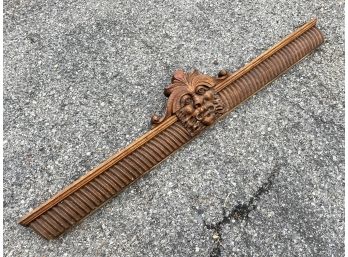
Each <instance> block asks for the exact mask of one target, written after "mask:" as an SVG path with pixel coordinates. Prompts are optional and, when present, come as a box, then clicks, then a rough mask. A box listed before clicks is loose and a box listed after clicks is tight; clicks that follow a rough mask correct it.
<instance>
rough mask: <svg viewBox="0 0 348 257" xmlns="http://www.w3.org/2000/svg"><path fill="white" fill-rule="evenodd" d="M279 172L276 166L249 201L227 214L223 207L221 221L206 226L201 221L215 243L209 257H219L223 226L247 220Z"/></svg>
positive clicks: (238, 205) (236, 206)
mask: <svg viewBox="0 0 348 257" xmlns="http://www.w3.org/2000/svg"><path fill="white" fill-rule="evenodd" d="M279 172H280V165H276V166H275V167H274V169H273V171H272V172H271V174H270V175H269V176H268V178H267V180H266V181H265V182H264V183H263V184H262V185H261V186H260V187H259V188H258V189H257V190H256V192H255V193H254V194H253V195H252V196H251V197H250V198H249V200H248V201H247V202H246V203H238V204H237V205H235V206H234V207H233V208H232V210H231V211H230V212H229V213H227V212H226V209H225V207H223V210H222V211H223V218H222V220H220V221H218V222H217V223H214V224H206V222H205V221H203V223H204V226H205V227H206V228H207V229H209V230H213V240H214V241H215V247H214V248H213V250H212V251H211V253H210V257H219V256H221V253H222V250H221V248H222V240H223V238H222V235H221V234H222V227H223V225H225V224H229V223H230V222H231V221H232V220H235V221H241V220H248V219H249V213H250V212H252V211H253V210H255V209H256V208H257V201H258V200H260V197H261V196H262V195H263V194H266V193H268V192H269V190H270V189H271V187H272V186H273V184H274V179H275V177H276V176H277V175H278V174H279Z"/></svg>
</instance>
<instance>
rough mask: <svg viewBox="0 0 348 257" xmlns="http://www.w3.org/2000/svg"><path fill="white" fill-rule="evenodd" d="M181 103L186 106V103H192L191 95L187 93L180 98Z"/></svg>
mask: <svg viewBox="0 0 348 257" xmlns="http://www.w3.org/2000/svg"><path fill="white" fill-rule="evenodd" d="M181 105H182V106H186V105H193V100H192V97H191V96H189V95H185V96H183V97H182V98H181Z"/></svg>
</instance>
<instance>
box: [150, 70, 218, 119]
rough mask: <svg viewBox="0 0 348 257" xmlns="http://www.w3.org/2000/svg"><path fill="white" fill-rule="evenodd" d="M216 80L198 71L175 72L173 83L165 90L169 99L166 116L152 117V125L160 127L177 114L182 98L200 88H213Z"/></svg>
mask: <svg viewBox="0 0 348 257" xmlns="http://www.w3.org/2000/svg"><path fill="white" fill-rule="evenodd" d="M214 84H215V80H214V78H212V77H210V76H208V75H204V74H201V73H200V72H198V71H197V70H194V71H193V72H189V73H185V72H184V71H183V70H177V71H175V73H174V75H173V77H172V83H171V84H170V85H168V86H167V87H166V88H165V89H164V95H165V96H167V97H168V102H167V106H166V110H165V114H164V115H163V116H162V117H159V116H157V115H154V116H152V119H151V123H152V124H153V125H158V124H160V123H161V122H163V121H164V120H165V119H167V118H168V117H170V116H172V115H173V114H174V113H176V112H177V111H178V110H179V109H180V108H181V107H183V106H182V103H181V98H182V97H183V96H184V95H187V94H188V95H194V94H195V90H196V88H197V87H198V86H206V87H208V88H213V86H214Z"/></svg>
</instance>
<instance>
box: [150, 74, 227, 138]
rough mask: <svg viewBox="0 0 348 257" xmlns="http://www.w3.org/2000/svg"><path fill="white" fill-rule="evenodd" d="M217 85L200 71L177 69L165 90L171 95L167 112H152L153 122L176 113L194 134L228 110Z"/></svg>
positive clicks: (165, 92)
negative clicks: (155, 113) (157, 113)
mask: <svg viewBox="0 0 348 257" xmlns="http://www.w3.org/2000/svg"><path fill="white" fill-rule="evenodd" d="M214 85H215V80H214V79H213V78H212V77H209V76H207V75H203V74H200V73H199V72H198V71H193V72H191V73H185V72H183V71H182V70H178V71H176V72H175V73H174V75H173V78H172V83H171V84H170V85H169V86H167V87H166V88H165V91H164V94H165V95H166V96H167V97H168V102H167V109H166V113H165V115H164V116H163V117H162V118H160V117H158V116H157V115H155V116H153V117H152V123H153V124H159V123H161V122H162V121H163V120H165V119H166V118H168V117H169V116H171V115H172V114H174V113H175V114H176V115H177V117H178V120H180V121H181V122H182V124H183V125H184V127H185V128H186V129H187V130H188V132H189V133H190V134H191V135H194V134H196V133H197V132H198V131H200V130H201V129H203V128H204V127H205V126H209V125H211V124H212V123H213V122H214V121H215V120H216V119H217V118H218V117H219V116H220V115H221V114H222V113H224V111H225V108H224V104H223V102H222V100H221V99H220V96H219V94H218V93H216V92H215V91H214Z"/></svg>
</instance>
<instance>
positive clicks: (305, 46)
mask: <svg viewBox="0 0 348 257" xmlns="http://www.w3.org/2000/svg"><path fill="white" fill-rule="evenodd" d="M315 25H316V20H311V21H309V22H307V23H306V24H304V25H303V26H301V27H300V28H298V29H297V30H296V31H295V32H293V33H291V34H290V35H289V36H287V37H286V38H284V39H283V40H282V41H280V42H279V43H277V44H276V45H274V46H273V47H272V48H270V49H269V50H267V51H266V52H264V53H263V54H261V55H260V56H259V57H257V58H255V59H254V60H253V61H252V62H250V63H248V64H246V65H245V66H244V67H243V68H241V69H239V70H238V71H236V72H235V73H232V74H230V73H228V72H226V71H225V70H222V71H220V72H219V74H218V76H217V77H211V76H208V75H203V74H201V73H199V72H198V71H193V72H189V73H185V72H184V71H181V70H179V71H177V72H175V74H174V75H173V78H172V82H171V84H170V85H169V86H167V87H166V88H165V91H164V93H165V95H166V96H167V97H168V102H167V107H166V110H165V114H164V115H163V116H162V117H159V116H157V115H154V116H153V117H152V120H151V121H152V124H153V128H152V129H151V130H149V131H148V132H147V133H145V134H144V135H143V136H141V137H140V138H138V139H137V140H135V141H134V142H133V143H131V144H130V145H128V146H127V147H126V148H124V149H123V150H121V151H120V152H118V153H117V154H115V155H114V156H112V157H111V158H109V159H107V160H106V161H105V162H103V163H102V164H100V165H99V166H97V167H96V168H94V169H93V170H91V171H90V172H88V173H87V174H86V175H84V176H82V177H81V178H79V179H78V180H76V181H75V182H74V183H72V184H71V185H69V186H68V187H66V188H65V189H63V190H62V191H60V192H58V193H57V194H56V195H55V196H53V197H52V198H51V199H49V200H48V201H46V202H45V203H43V204H41V205H40V206H39V207H37V208H36V209H34V210H33V211H31V212H30V213H28V214H26V215H25V216H24V217H22V218H21V219H20V220H19V223H20V224H21V225H24V226H30V227H31V228H32V229H34V230H35V231H36V232H37V233H38V234H40V235H41V236H43V237H44V238H46V239H53V238H55V237H57V236H59V235H61V234H62V233H64V232H65V231H66V230H68V229H70V228H71V227H73V226H74V225H75V224H77V223H79V222H81V220H83V219H84V218H85V217H87V216H88V215H89V214H91V213H92V212H93V211H94V210H96V209H98V208H99V207H101V206H102V205H103V204H105V203H106V202H107V201H108V200H109V199H111V198H112V197H114V196H115V195H117V194H119V193H120V192H121V191H122V190H123V189H124V188H126V187H127V186H129V185H130V184H132V183H133V182H134V181H136V180H137V179H139V178H140V177H142V176H143V175H144V174H145V173H147V172H148V171H150V170H151V169H152V168H153V167H154V166H156V165H157V164H159V163H160V162H161V161H163V160H164V159H165V158H167V157H168V156H169V155H170V154H172V153H173V152H174V151H176V150H177V149H179V148H180V147H181V146H183V145H184V144H186V143H187V142H188V141H190V140H191V139H192V138H194V137H195V136H197V135H198V134H200V132H201V131H202V130H204V129H205V128H206V127H208V126H210V125H212V124H213V123H215V122H216V120H217V119H220V118H221V117H223V116H224V115H226V114H227V113H229V112H230V111H232V110H233V109H234V108H235V107H236V106H238V105H239V104H241V103H242V102H244V101H245V100H246V99H248V98H249V97H250V96H252V95H254V94H255V93H256V92H258V91H259V90H260V89H262V88H263V87H265V86H266V85H267V84H269V83H270V82H271V81H273V80H274V79H275V78H277V77H278V76H279V75H281V74H282V73H284V72H285V71H286V70H288V69H289V68H291V67H292V66H293V65H294V64H296V63H298V62H299V61H300V60H301V59H303V58H304V57H305V56H306V55H308V54H309V53H311V52H312V51H313V50H314V49H315V48H317V47H318V46H319V45H320V44H321V43H322V42H323V41H324V38H323V35H322V33H321V32H320V31H319V30H318V29H317V28H316V27H315Z"/></svg>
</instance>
